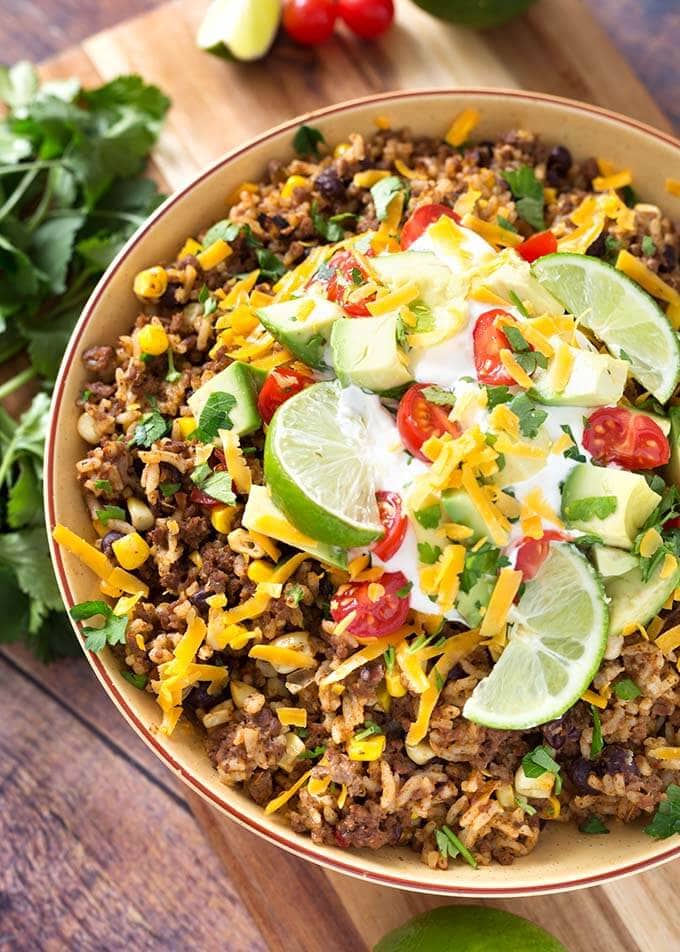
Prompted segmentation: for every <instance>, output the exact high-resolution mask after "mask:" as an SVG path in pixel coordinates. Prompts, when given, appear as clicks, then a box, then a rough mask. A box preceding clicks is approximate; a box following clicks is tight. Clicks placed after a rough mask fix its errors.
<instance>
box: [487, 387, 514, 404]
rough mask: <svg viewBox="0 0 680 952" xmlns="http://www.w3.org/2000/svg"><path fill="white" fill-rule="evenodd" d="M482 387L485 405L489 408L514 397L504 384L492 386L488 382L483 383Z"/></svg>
mask: <svg viewBox="0 0 680 952" xmlns="http://www.w3.org/2000/svg"><path fill="white" fill-rule="evenodd" d="M484 389H485V390H486V405H487V408H488V409H489V410H493V408H494V407H497V406H498V405H499V404H500V403H509V402H510V401H511V400H512V399H513V397H514V394H513V393H511V392H510V389H509V388H508V387H506V386H505V385H503V386H500V387H492V386H491V385H490V384H485V385H484Z"/></svg>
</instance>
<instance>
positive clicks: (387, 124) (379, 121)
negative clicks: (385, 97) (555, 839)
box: [373, 116, 392, 132]
mask: <svg viewBox="0 0 680 952" xmlns="http://www.w3.org/2000/svg"><path fill="white" fill-rule="evenodd" d="M373 125H374V126H375V127H376V129H382V131H383V132H386V131H387V130H388V129H391V128H392V122H391V121H390V118H389V116H376V117H375V118H374V119H373Z"/></svg>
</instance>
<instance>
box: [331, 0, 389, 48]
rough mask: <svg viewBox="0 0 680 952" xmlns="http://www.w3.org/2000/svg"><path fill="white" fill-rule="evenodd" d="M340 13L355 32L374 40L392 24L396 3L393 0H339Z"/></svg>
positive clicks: (366, 38)
mask: <svg viewBox="0 0 680 952" xmlns="http://www.w3.org/2000/svg"><path fill="white" fill-rule="evenodd" d="M338 13H339V14H340V16H341V17H342V19H343V20H344V21H345V23H346V24H347V26H348V27H349V28H350V30H351V31H352V32H353V33H356V35H357V36H361V37H363V38H364V39H365V40H372V39H373V38H374V37H376V36H381V35H382V34H383V33H384V32H385V30H387V29H389V27H390V25H391V24H392V20H393V19H394V3H393V2H392V0H338Z"/></svg>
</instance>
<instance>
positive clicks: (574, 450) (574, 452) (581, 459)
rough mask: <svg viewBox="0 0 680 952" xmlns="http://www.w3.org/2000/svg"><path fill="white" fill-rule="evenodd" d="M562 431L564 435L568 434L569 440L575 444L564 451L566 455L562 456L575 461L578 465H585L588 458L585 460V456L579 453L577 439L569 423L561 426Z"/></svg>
mask: <svg viewBox="0 0 680 952" xmlns="http://www.w3.org/2000/svg"><path fill="white" fill-rule="evenodd" d="M560 430H562V432H563V433H566V434H567V436H568V437H569V439H570V440H571V441H572V443H573V446H569V447H567V449H566V450H565V451H564V453H562V456H564V457H566V458H567V459H573V460H575V461H576V462H577V463H585V461H586V458H585V456H584V455H583V453H579V451H578V443H577V442H576V437H575V436H574V434H573V432H572V429H571V427H570V426H569V424H568V423H562V424H560Z"/></svg>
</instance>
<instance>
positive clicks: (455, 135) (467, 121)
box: [444, 109, 481, 149]
mask: <svg viewBox="0 0 680 952" xmlns="http://www.w3.org/2000/svg"><path fill="white" fill-rule="evenodd" d="M480 118H481V116H480V114H479V111H478V110H477V109H463V111H462V112H459V113H458V115H457V116H456V117H455V119H454V120H453V122H452V123H451V125H450V126H449V129H448V131H447V133H446V135H445V136H444V141H445V142H448V144H449V145H451V146H453V147H454V149H455V148H458V146H461V145H462V144H463V143H464V142H467V140H468V139H469V138H470V133H471V132H472V130H473V129H475V128H476V127H477V125H478V124H479V120H480Z"/></svg>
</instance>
